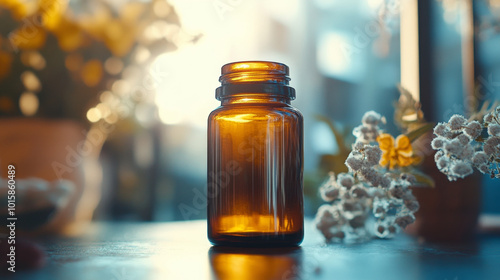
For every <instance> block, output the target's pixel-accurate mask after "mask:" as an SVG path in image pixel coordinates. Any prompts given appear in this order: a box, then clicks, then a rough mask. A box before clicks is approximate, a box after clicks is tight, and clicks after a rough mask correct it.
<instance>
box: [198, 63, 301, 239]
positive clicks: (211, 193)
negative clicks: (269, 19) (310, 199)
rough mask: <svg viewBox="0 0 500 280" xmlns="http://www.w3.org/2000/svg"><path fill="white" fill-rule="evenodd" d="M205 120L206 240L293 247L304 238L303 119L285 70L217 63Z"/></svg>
mask: <svg viewBox="0 0 500 280" xmlns="http://www.w3.org/2000/svg"><path fill="white" fill-rule="evenodd" d="M220 81H221V83H222V85H221V87H219V88H218V89H217V91H216V98H217V99H218V100H220V101H221V106H220V107H219V108H217V109H215V110H214V111H213V112H212V113H211V114H210V116H209V119H208V192H207V196H208V238H209V240H210V242H212V243H213V244H215V245H240V246H254V245H257V246H259V245H262V246H296V245H298V244H300V242H301V241H302V238H303V220H304V213H303V183H302V182H303V178H302V173H303V119H302V115H301V114H300V112H299V111H297V110H296V109H294V108H293V107H291V106H290V101H291V100H292V99H294V98H295V91H294V90H293V88H291V87H289V86H288V81H289V77H288V67H287V66H286V65H283V64H280V63H274V62H259V61H252V62H236V63H231V64H227V65H225V66H223V67H222V76H221V77H220Z"/></svg>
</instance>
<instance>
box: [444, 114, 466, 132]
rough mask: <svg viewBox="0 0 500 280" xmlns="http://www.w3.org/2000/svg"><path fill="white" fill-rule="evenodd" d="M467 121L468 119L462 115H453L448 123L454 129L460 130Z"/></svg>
mask: <svg viewBox="0 0 500 280" xmlns="http://www.w3.org/2000/svg"><path fill="white" fill-rule="evenodd" d="M466 122H467V120H466V119H465V118H464V117H463V116H461V115H456V114H455V115H453V116H451V118H450V120H449V121H448V125H449V126H450V128H451V129H452V130H459V129H461V128H462V126H463V125H464V124H465V123H466Z"/></svg>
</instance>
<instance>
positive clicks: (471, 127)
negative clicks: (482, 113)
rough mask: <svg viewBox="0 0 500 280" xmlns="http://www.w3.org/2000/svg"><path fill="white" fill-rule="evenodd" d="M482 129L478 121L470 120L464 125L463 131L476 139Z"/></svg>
mask: <svg viewBox="0 0 500 280" xmlns="http://www.w3.org/2000/svg"><path fill="white" fill-rule="evenodd" d="M482 129H483V126H482V125H481V124H480V123H479V122H478V121H472V122H470V123H469V124H468V125H467V126H466V127H465V129H464V132H465V134H467V135H469V136H470V137H471V138H472V139H476V138H477V137H478V136H479V135H481V131H482Z"/></svg>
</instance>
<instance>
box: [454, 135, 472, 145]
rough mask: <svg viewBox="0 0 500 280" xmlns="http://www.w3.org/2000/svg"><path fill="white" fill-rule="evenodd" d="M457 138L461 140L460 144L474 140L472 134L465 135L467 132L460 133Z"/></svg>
mask: <svg viewBox="0 0 500 280" xmlns="http://www.w3.org/2000/svg"><path fill="white" fill-rule="evenodd" d="M457 139H458V141H459V142H460V144H462V145H467V144H469V143H470V141H471V140H472V139H471V138H470V136H467V135H465V134H460V135H458V136H457Z"/></svg>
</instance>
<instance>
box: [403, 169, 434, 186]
mask: <svg viewBox="0 0 500 280" xmlns="http://www.w3.org/2000/svg"><path fill="white" fill-rule="evenodd" d="M407 173H409V174H411V175H413V176H415V179H417V182H416V183H415V185H416V186H423V187H426V186H427V187H431V188H434V187H436V183H435V182H434V179H432V177H430V176H428V175H425V174H423V173H421V172H418V171H416V170H414V171H411V172H407Z"/></svg>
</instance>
